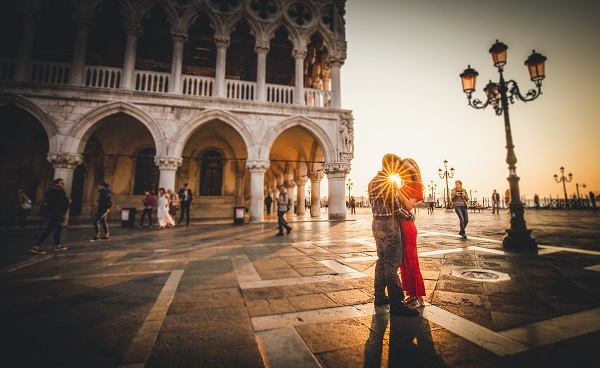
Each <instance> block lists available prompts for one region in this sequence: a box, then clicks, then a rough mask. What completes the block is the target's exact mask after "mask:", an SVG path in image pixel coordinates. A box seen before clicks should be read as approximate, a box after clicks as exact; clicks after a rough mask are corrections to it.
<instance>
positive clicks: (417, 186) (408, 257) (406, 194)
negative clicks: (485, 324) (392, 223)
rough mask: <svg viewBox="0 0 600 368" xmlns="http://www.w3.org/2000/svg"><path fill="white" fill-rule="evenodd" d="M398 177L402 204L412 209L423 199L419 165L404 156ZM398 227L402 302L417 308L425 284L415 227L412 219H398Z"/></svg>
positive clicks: (422, 295) (420, 305)
mask: <svg viewBox="0 0 600 368" xmlns="http://www.w3.org/2000/svg"><path fill="white" fill-rule="evenodd" d="M400 177H401V179H402V181H403V182H404V185H403V186H402V190H401V193H402V197H403V202H404V205H405V206H406V209H407V210H409V211H412V209H413V207H414V205H415V204H416V203H418V202H421V201H422V200H423V183H422V180H421V170H419V166H418V165H417V163H416V162H415V161H414V160H413V159H411V158H405V159H404V160H402V169H401V171H400ZM400 227H401V229H402V244H403V245H404V252H403V255H402V265H401V266H400V272H401V274H400V276H401V278H402V287H403V288H404V291H405V292H406V295H407V298H406V299H405V300H404V303H405V304H406V305H408V306H409V307H410V308H412V309H417V308H420V307H422V306H424V304H423V297H424V296H425V284H424V283H423V276H422V275H421V269H420V267H419V256H418V254H417V227H416V226H415V223H414V219H413V220H412V221H411V220H400Z"/></svg>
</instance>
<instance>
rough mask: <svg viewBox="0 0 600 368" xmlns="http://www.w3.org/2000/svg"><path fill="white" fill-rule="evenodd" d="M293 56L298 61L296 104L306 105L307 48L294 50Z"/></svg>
mask: <svg viewBox="0 0 600 368" xmlns="http://www.w3.org/2000/svg"><path fill="white" fill-rule="evenodd" d="M292 56H293V57H294V60H295V61H296V75H295V76H294V79H295V81H296V89H295V90H294V103H295V104H296V105H304V104H305V102H304V58H306V48H302V49H296V48H295V49H294V51H292Z"/></svg>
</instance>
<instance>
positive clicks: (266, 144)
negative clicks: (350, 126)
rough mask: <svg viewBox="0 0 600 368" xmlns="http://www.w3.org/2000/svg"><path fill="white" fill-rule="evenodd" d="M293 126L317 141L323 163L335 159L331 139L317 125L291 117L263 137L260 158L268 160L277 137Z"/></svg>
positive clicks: (302, 118) (300, 117) (310, 121)
mask: <svg viewBox="0 0 600 368" xmlns="http://www.w3.org/2000/svg"><path fill="white" fill-rule="evenodd" d="M295 126H300V127H303V128H305V129H307V130H308V131H309V132H311V133H312V134H313V135H314V138H315V140H317V141H318V142H319V143H320V144H321V145H322V147H323V154H324V156H325V161H326V162H330V161H332V158H333V157H335V148H334V145H333V143H332V142H331V139H329V136H328V134H327V132H325V131H324V130H323V128H321V127H320V126H319V125H318V124H317V123H315V122H314V121H312V120H310V119H309V118H306V117H304V116H292V117H290V118H287V119H285V120H283V121H282V122H281V123H279V124H278V125H277V126H275V127H273V128H271V129H270V130H269V131H268V132H267V134H266V135H265V139H264V140H263V141H262V144H261V152H260V155H261V157H263V156H264V158H263V159H268V157H269V153H270V151H271V148H272V146H273V143H274V142H275V140H276V139H277V137H279V135H281V133H283V132H284V131H286V130H287V129H289V128H293V127H295ZM262 148H264V151H262ZM333 161H336V160H333Z"/></svg>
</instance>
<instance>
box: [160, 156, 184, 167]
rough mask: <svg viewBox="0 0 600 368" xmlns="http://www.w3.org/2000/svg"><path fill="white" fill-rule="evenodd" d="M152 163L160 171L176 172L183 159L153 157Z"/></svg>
mask: <svg viewBox="0 0 600 368" xmlns="http://www.w3.org/2000/svg"><path fill="white" fill-rule="evenodd" d="M154 163H155V164H156V166H158V168H159V169H160V170H177V169H178V168H179V166H181V164H183V159H182V158H181V157H169V156H162V157H155V158H154Z"/></svg>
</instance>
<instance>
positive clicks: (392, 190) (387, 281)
mask: <svg viewBox="0 0 600 368" xmlns="http://www.w3.org/2000/svg"><path fill="white" fill-rule="evenodd" d="M400 164H401V163H400V157H398V156H396V155H394V154H392V153H388V154H386V155H384V156H383V159H382V168H381V171H379V172H377V175H375V177H373V179H371V181H370V182H369V186H368V188H369V190H368V192H369V202H370V204H371V211H372V212H373V223H372V225H371V228H372V230H373V237H374V238H375V244H376V247H377V261H376V263H375V278H374V283H373V286H374V288H375V306H377V307H379V306H383V305H386V304H389V305H390V315H392V316H417V315H419V312H418V311H416V310H413V309H410V308H409V307H407V306H406V305H404V303H403V301H404V290H403V289H402V284H401V282H400V279H399V277H398V269H399V268H400V265H401V264H402V253H403V249H402V247H403V245H402V234H401V227H400V220H401V217H402V216H403V215H402V213H405V214H406V215H405V216H404V217H406V218H411V217H412V214H411V213H410V212H408V211H406V209H404V208H403V207H402V203H401V201H400V198H399V194H398V192H399V188H398V185H397V183H396V179H399V172H400ZM386 288H387V292H388V296H387V297H386V295H385V289H386Z"/></svg>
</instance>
